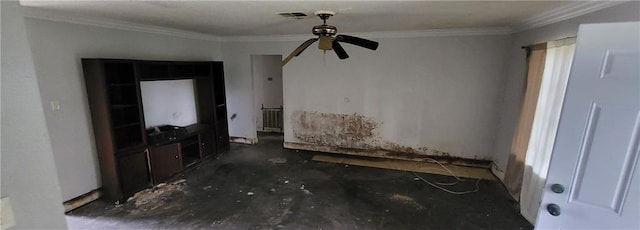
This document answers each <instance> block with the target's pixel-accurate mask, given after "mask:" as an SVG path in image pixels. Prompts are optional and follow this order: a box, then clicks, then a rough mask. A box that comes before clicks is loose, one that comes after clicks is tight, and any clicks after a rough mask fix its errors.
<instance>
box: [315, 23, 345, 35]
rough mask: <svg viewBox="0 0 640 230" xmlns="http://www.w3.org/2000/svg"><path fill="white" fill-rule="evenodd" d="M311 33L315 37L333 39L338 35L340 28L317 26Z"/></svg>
mask: <svg viewBox="0 0 640 230" xmlns="http://www.w3.org/2000/svg"><path fill="white" fill-rule="evenodd" d="M311 32H313V35H318V36H329V37H331V36H333V35H336V34H337V33H338V28H336V27H335V26H332V25H317V26H314V27H313V30H311Z"/></svg>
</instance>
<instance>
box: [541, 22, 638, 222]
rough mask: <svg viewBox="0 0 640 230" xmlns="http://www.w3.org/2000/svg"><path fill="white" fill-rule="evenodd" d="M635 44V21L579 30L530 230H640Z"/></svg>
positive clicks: (582, 27) (636, 40) (636, 52)
mask: <svg viewBox="0 0 640 230" xmlns="http://www.w3.org/2000/svg"><path fill="white" fill-rule="evenodd" d="M639 43H640V23H638V22H634V23H610V24H590V25H581V26H580V29H579V32H578V38H577V42H576V54H575V56H574V60H573V65H572V67H571V73H570V76H569V82H568V86H567V93H566V96H565V102H564V104H563V108H562V115H561V118H560V125H559V127H558V134H557V138H556V144H555V146H554V149H553V155H552V157H551V165H550V168H549V174H548V177H547V182H546V185H545V192H544V195H543V200H542V204H541V206H540V210H539V213H538V220H537V221H536V228H537V229H638V228H640V220H639V218H638V216H639V215H640V199H639V197H640V186H639V184H638V183H639V182H638V177H639V176H638V174H639V173H638V170H637V169H636V168H637V165H638V155H639V149H638V142H639V141H638V139H639V138H640V67H639V65H638V63H640V45H639ZM554 184H557V185H562V186H565V187H566V188H567V189H565V190H564V191H562V190H556V191H555V192H553V191H552V189H551V188H552V187H553V186H554ZM556 188H557V187H556ZM552 204H555V205H558V207H559V209H554V208H553V207H551V206H550V205H552ZM549 207H551V208H549ZM551 213H554V214H559V215H557V216H554V215H552V214H551Z"/></svg>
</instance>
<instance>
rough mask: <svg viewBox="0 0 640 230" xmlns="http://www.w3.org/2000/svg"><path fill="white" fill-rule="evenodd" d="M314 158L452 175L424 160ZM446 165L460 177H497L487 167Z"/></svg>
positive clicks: (314, 158)
mask: <svg viewBox="0 0 640 230" xmlns="http://www.w3.org/2000/svg"><path fill="white" fill-rule="evenodd" d="M312 160H314V161H321V162H328V163H337V164H347V165H357V166H364V167H373V168H382V169H392V170H400V171H410V172H419V173H431V174H437V175H445V176H450V175H451V174H450V173H449V172H447V171H446V170H445V169H444V168H442V166H440V165H439V164H436V163H431V162H424V161H406V160H395V159H382V158H375V159H362V158H353V157H340V156H329V155H320V154H318V155H315V156H313V158H312ZM445 167H447V169H449V170H450V171H451V172H453V173H454V174H455V175H456V176H458V177H464V178H475V179H482V180H495V179H496V177H495V176H494V175H493V174H491V171H490V170H489V169H486V168H476V167H466V166H458V165H451V164H447V165H445Z"/></svg>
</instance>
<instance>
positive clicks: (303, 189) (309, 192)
mask: <svg viewBox="0 0 640 230" xmlns="http://www.w3.org/2000/svg"><path fill="white" fill-rule="evenodd" d="M300 190H302V191H303V192H304V193H305V194H307V195H313V193H311V191H309V190H308V189H305V188H304V184H303V185H302V186H300Z"/></svg>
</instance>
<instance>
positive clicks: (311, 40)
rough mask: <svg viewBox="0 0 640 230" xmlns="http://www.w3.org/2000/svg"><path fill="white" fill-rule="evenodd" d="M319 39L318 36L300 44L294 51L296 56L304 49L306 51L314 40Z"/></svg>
mask: <svg viewBox="0 0 640 230" xmlns="http://www.w3.org/2000/svg"><path fill="white" fill-rule="evenodd" d="M317 40H318V39H317V38H312V39H309V40H307V41H306V42H304V43H302V45H300V46H298V48H296V49H295V50H294V51H293V53H295V56H296V57H297V56H299V55H300V54H301V53H302V51H304V50H305V49H307V47H309V46H310V45H311V44H313V43H314V42H316V41H317Z"/></svg>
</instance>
